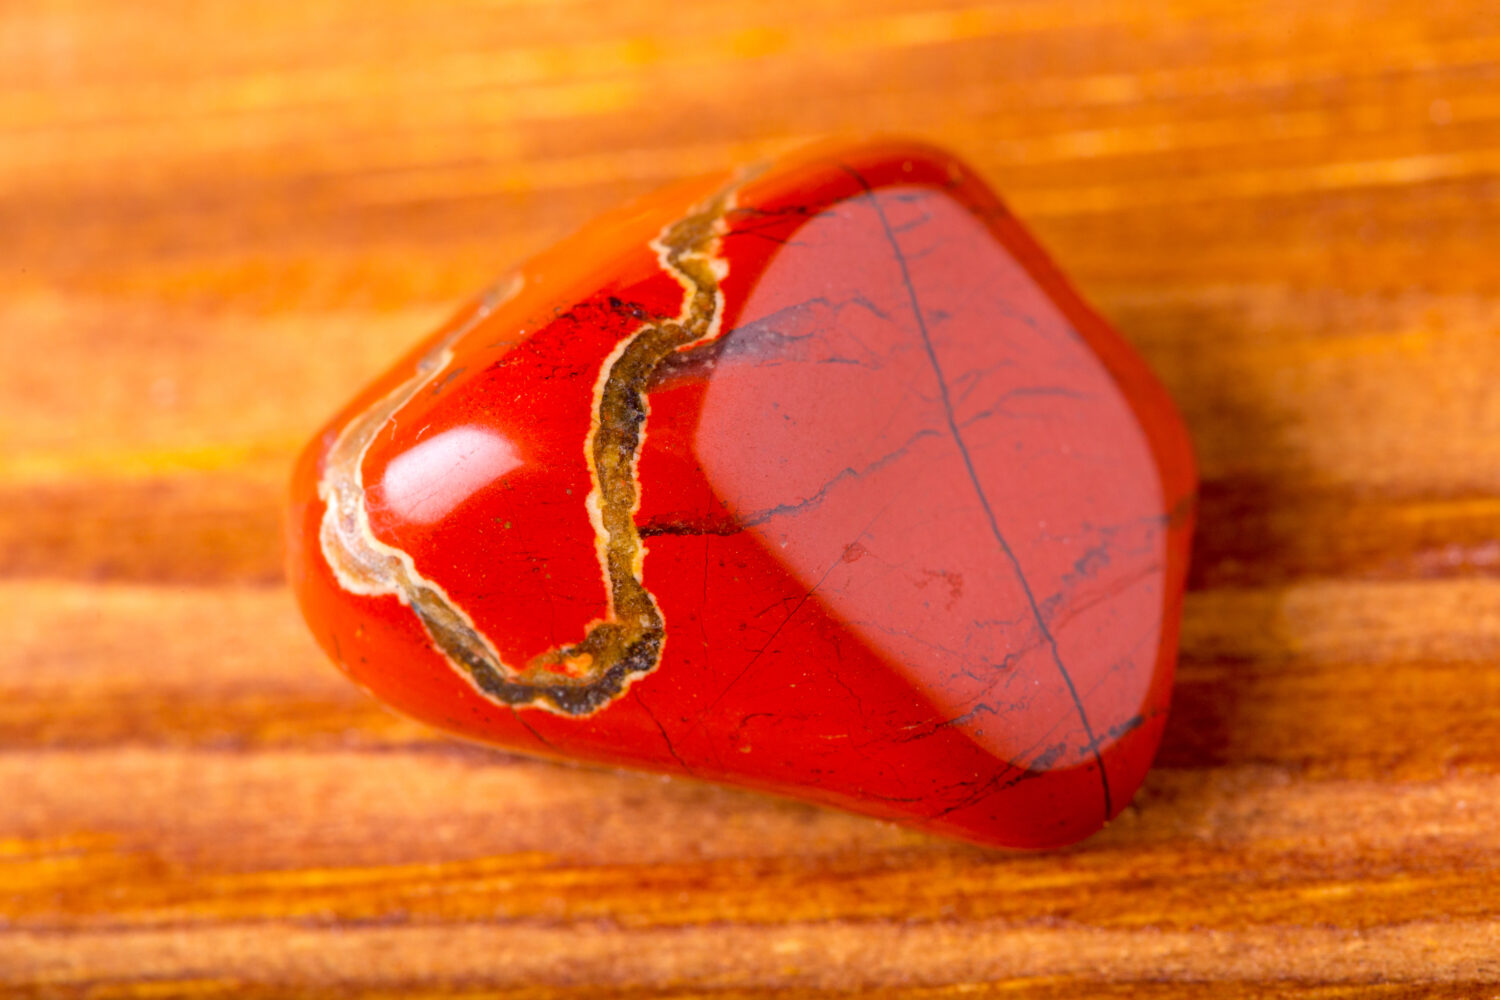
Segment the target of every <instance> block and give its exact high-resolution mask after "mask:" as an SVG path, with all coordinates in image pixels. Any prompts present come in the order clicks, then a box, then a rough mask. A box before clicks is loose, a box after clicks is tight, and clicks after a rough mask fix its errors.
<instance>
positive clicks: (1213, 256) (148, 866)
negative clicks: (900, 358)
mask: <svg viewBox="0 0 1500 1000" xmlns="http://www.w3.org/2000/svg"><path fill="white" fill-rule="evenodd" d="M867 130H882V131H892V132H901V133H907V134H913V135H918V136H922V137H927V138H931V139H935V140H937V141H939V142H941V143H944V144H946V145H948V146H950V147H952V148H954V149H955V150H956V151H958V152H959V153H960V154H962V155H964V156H965V157H967V158H968V159H970V160H971V161H972V162H973V163H974V164H975V165H976V166H977V167H979V169H980V170H981V171H982V172H983V173H984V174H985V175H986V176H988V177H989V178H990V179H991V180H992V181H993V182H994V183H995V184H996V185H997V187H998V188H999V189H1000V190H1001V191H1002V192H1004V194H1005V195H1006V196H1007V198H1008V199H1009V200H1010V202H1011V204H1012V206H1013V208H1014V209H1015V211H1016V212H1017V214H1018V215H1020V216H1021V217H1022V218H1024V219H1026V220H1027V221H1028V222H1029V223H1030V224H1031V225H1032V226H1033V227H1034V229H1035V230H1036V232H1037V233H1038V234H1039V236H1040V237H1041V238H1042V240H1043V242H1044V243H1045V244H1047V246H1048V247H1049V248H1051V250H1052V251H1053V253H1054V254H1055V256H1056V257H1057V258H1058V260H1059V262H1060V263H1061V265H1062V266H1063V268H1064V269H1065V270H1066V271H1068V272H1069V273H1070V274H1072V275H1073V276H1074V277H1075V279H1076V280H1077V282H1078V284H1079V286H1080V287H1081V288H1082V289H1083V291H1084V292H1085V293H1086V294H1087V295H1088V296H1089V297H1090V298H1091V299H1092V300H1093V301H1094V302H1095V303H1096V304H1097V305H1098V306H1099V308H1100V309H1101V311H1102V312H1103V313H1104V314H1106V315H1107V316H1108V317H1110V318H1111V319H1112V320H1113V321H1115V323H1116V324H1117V325H1118V326H1119V327H1120V329H1121V330H1122V331H1123V332H1124V333H1125V335H1126V336H1127V337H1128V338H1129V339H1130V340H1131V341H1132V342H1133V343H1135V344H1136V345H1137V346H1138V347H1139V348H1140V350H1141V351H1142V352H1143V353H1144V354H1145V355H1146V356H1147V357H1148V359H1149V360H1150V361H1151V362H1152V364H1153V365H1154V366H1155V368H1156V369H1157V371H1158V372H1159V373H1160V374H1161V376H1162V377H1163V379H1164V380H1165V381H1166V382H1167V384H1168V385H1169V387H1170V388H1171V389H1172V391H1173V393H1174V394H1175V396H1176V398H1177V399H1178V400H1179V401H1180V403H1181V406H1182V408H1183V410H1184V412H1185V414H1186V416H1187V419H1188V422H1189V424H1190V426H1191V428H1192V430H1193V433H1194V436H1195V440H1196V443H1197V446H1198V449H1199V453H1200V457H1201V462H1202V467H1203V472H1204V478H1205V488H1204V495H1203V503H1202V517H1201V524H1202V529H1201V536H1200V542H1199V546H1198V550H1197V558H1196V565H1195V568H1194V570H1193V590H1192V593H1191V594H1190V595H1189V599H1188V603H1187V618H1186V622H1185V635H1184V648H1183V654H1182V668H1181V675H1180V676H1181V679H1180V684H1179V688H1178V694H1177V697H1176V701H1175V704H1174V709H1173V715H1172V720H1171V723H1170V726H1169V729H1168V732H1167V738H1166V744H1165V746H1164V748H1163V750H1162V752H1161V755H1160V758H1159V760H1158V764H1157V767H1156V769H1155V771H1154V772H1153V773H1152V776H1151V777H1150V778H1149V779H1148V781H1147V785H1146V788H1145V790H1144V791H1143V792H1142V793H1141V795H1140V796H1139V797H1138V798H1137V800H1136V802H1135V803H1134V805H1133V806H1132V807H1131V808H1130V809H1129V810H1128V811H1127V812H1126V814H1125V815H1123V816H1122V817H1121V818H1120V819H1119V820H1117V821H1116V822H1115V823H1114V824H1113V825H1112V826H1111V827H1110V828H1108V829H1107V830H1106V831H1105V832H1104V833H1102V834H1100V835H1099V836H1097V837H1095V838H1093V839H1091V840H1090V841H1088V842H1086V843H1084V844H1083V845H1081V846H1079V847H1077V848H1075V849H1072V850H1068V851H1063V852H1059V853H1053V854H1041V855H1007V854H1000V853H993V852H987V851H983V850H979V849H977V848H971V847H966V846H963V845H960V844H954V843H948V842H944V841H939V840H936V839H932V838H927V837H923V836H920V835H917V834H914V833H909V832H905V831H902V830H899V829H896V828H894V827H889V826H885V825H882V824H879V823H875V822H871V821H867V820H862V819H857V818H854V817H849V816H844V815H839V814H835V813H831V812H826V811H821V810H818V809H814V808H811V807H804V806H799V805H793V804H788V803H784V802H779V801H772V800H768V799H764V798H761V797H757V796H753V795H749V794H742V793H737V792H731V791H727V790H722V789H717V788H713V787H708V786H701V785H695V784H691V783H687V782H675V781H674V782H668V781H663V780H660V779H655V778H651V777H643V776H639V775H630V774H616V773H610V772H603V771H591V770H584V769H570V768H566V767H561V766H556V765H550V764H543V763H537V762H531V761H526V760H522V759H517V758H512V757H507V756H504V755H501V754H497V753H491V752H487V751H483V750H479V749H474V748H468V747H464V746H459V745H455V744H453V743H450V742H447V741H445V740H443V739H441V738H439V737H437V736H436V735H434V734H433V733H431V732H428V731H427V730H425V729H423V728H422V727H420V726H417V725H415V724H412V723H409V722H405V721H402V720H399V719H396V718H394V717H392V716H390V715H388V714H386V713H385V712H384V711H383V710H382V709H381V708H379V707H377V706H376V705H374V704H373V703H371V702H369V701H368V700H367V699H366V698H365V697H364V696H363V695H362V694H361V692H359V691H358V690H356V689H354V688H353V687H352V686H350V685H349V684H347V683H346V682H345V681H344V680H342V679H341V678H340V677H339V676H338V675H337V674H336V673H335V672H334V670H333V669H332V668H331V667H330V666H329V665H328V664H327V663H326V662H324V660H323V658H322V656H321V655H320V654H319V652H318V651H317V650H316V648H315V647H314V645H313V643H312V641H311V639H310V638H309V636H308V635H307V633H306V631H305V629H304V627H303V626H302V624H301V622H300V620H299V618H298V616H297V613H296V611H295V609H294V607H293V605H292V602H291V600H290V598H289V596H288V593H287V591H286V589H285V587H284V586H283V584H282V583H281V580H280V569H279V564H280V555H279V539H278V517H279V503H280V497H281V494H282V490H283V488H284V482H285V479H286V476H287V474H288V469H289V465H290V461H291V457H292V454H293V452H294V450H295V449H296V448H297V447H298V446H299V445H300V443H301V441H302V439H303V438H304V437H305V436H306V435H308V434H310V433H311V431H312V430H313V429H314V428H315V427H316V426H317V425H318V424H319V423H320V422H321V421H322V420H323V419H324V418H325V417H326V416H327V415H328V414H329V413H330V412H331V411H332V410H333V408H334V407H335V406H336V405H337V404H339V403H340V402H341V401H342V400H343V399H344V398H345V397H346V396H348V395H349V394H350V393H351V392H352V391H353V390H354V389H355V388H356V387H357V386H359V385H360V384H361V383H363V382H364V381H365V380H366V379H368V378H369V377H371V376H372V375H373V374H374V373H375V372H376V371H377V370H379V369H380V368H382V367H384V365H385V364H387V363H388V362H389V361H390V360H391V359H393V358H394V357H395V356H396V355H397V354H398V353H399V352H401V351H403V350H404V349H406V348H407V347H408V346H409V345H410V344H412V343H413V342H414V341H415V340H417V339H418V338H419V337H421V336H422V335H423V334H424V333H425V332H427V331H428V330H429V329H430V328H431V327H433V326H434V325H435V324H436V323H437V322H438V321H440V320H441V319H442V318H444V316H445V315H446V314H447V313H448V311H450V310H452V309H454V308H456V306H457V305H458V304H459V302H460V301H461V300H462V299H463V298H465V297H466V296H468V295H469V294H471V293H473V292H474V291H476V290H478V289H479V288H481V287H482V286H483V285H484V284H485V283H486V282H487V281H488V280H489V279H491V278H492V277H494V276H495V275H496V274H498V273H499V272H500V271H502V270H503V269H504V268H505V267H506V266H507V265H509V264H510V263H512V262H514V261H516V260H518V259H520V258H522V257H524V256H526V255H527V254H529V253H532V252H534V251H537V250H539V249H541V248H542V247H544V246H545V245H547V244H548V243H550V242H551V241H553V240H554V239H556V238H558V237H560V236H561V235H563V234H565V233H566V232H567V231H569V230H571V229H573V228H575V227H577V226H579V225H581V224H582V223H583V222H585V221H586V220H587V219H588V218H589V217H590V216H591V215H593V214H594V213H596V212H598V211H600V210H603V209H605V208H607V207H609V206H610V205H612V204H614V203H615V202H617V201H619V200H621V199H622V198H624V197H626V196H629V195H633V194H637V193H640V192H642V191H645V190H647V189H649V188H651V187H653V186H656V185H658V184H660V183H662V182H666V181H670V180H672V179H674V178H678V177H681V176H684V175H688V174H691V173H694V172H697V171H701V170H705V169H709V168H716V167H720V166H724V165H726V164H729V163H731V162H735V161H741V160H746V159H750V158H754V157H758V156H762V155H767V154H773V153H776V152H779V151H781V150H784V149H787V148H789V147H791V146H793V145H796V144H797V143H799V142H801V141H803V140H804V139H808V138H812V137H815V136H820V135H825V134H830V133H847V132H851V131H867ZM0 628H3V632H4V637H5V641H4V644H3V652H0V994H3V995H4V996H7V997H90V998H117V997H162V996H178V995H184V996H195V997H199V996H209V997H212V996H233V997H252V998H254V997H271V996H287V995H320V994H321V995H329V996H332V995H338V996H367V997H382V998H383V997H477V996H504V997H509V996H543V997H550V996H565V995H566V996H602V997H631V998H633V997H644V996H655V995H674V996H675V995H704V994H708V995H712V996H716V997H721V998H726V1000H728V998H739V997H752V996H762V995H765V994H769V993H772V992H775V991H783V990H785V991H793V992H796V993H799V994H802V995H815V996H830V997H831V996H854V995H863V996H875V997H923V998H928V997H933V998H935V997H949V996H964V997H968V996H979V997H989V996H1007V997H1009V996H1041V997H1082V996H1104V997H1111V996H1122V997H1123V996H1130V997H1147V998H1156V997H1175V996H1182V995H1189V994H1200V995H1213V996H1224V997H1251V996H1256V997H1259V996H1266V997H1270V996H1286V995H1297V994H1300V995H1307V996H1316V997H1344V996H1381V997H1383V996H1407V995H1421V996H1454V997H1493V996H1497V995H1500V986H1496V985H1495V984H1497V983H1500V9H1497V8H1496V6H1495V5H1494V3H1492V2H1491V0H1466V2H1448V0H1383V2H1365V3H1361V2H1355V0H1323V2H1318V3H1309V2H1303V0H1278V2H1268V3H1248V2H1231V0H1175V2H1161V3H1155V2H1153V3H1136V2H1129V0H1076V2H1069V3H1061V2H1059V3H1052V2H1042V0H1021V2H1015V3H1005V4H977V3H976V4H964V3H932V4H919V3H915V2H912V0H859V2H858V3H845V2H831V0H795V2H793V0H755V2H750V0H734V2H723V3H708V4H665V3H662V4H642V3H624V2H619V0H614V2H611V0H559V2H541V0H495V2H489V3H479V2H466V3H448V4H428V3H425V2H418V0H392V2H379V3H375V2H355V0H295V2H290V0H288V2H250V0H230V2H217V3H204V2H201V0H162V2H152V3H133V4H132V3H119V2H116V3H109V2H105V0H74V2H63V0H26V2H21V0H12V2H6V3H0Z"/></svg>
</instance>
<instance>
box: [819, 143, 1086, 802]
mask: <svg viewBox="0 0 1500 1000" xmlns="http://www.w3.org/2000/svg"><path fill="white" fill-rule="evenodd" d="M840 166H842V167H843V169H844V170H845V172H847V173H848V174H849V175H850V176H851V177H853V178H854V180H855V183H857V184H859V186H860V187H861V188H863V189H864V192H865V196H866V197H867V198H868V199H869V202H870V206H871V207H872V208H873V209H874V210H875V215H876V217H877V218H879V220H880V228H881V229H882V230H883V231H884V232H885V238H886V240H887V241H888V242H889V243H890V245H891V252H892V253H894V254H895V256H896V265H897V266H898V267H900V268H901V281H902V283H903V284H904V285H905V286H906V294H907V297H908V299H909V300H910V302H911V311H912V315H913V316H914V317H915V318H916V321H917V329H918V331H919V332H920V333H921V335H922V349H923V350H924V351H926V353H927V361H928V363H929V364H930V365H931V366H932V372H933V374H934V375H935V376H936V377H937V382H938V392H939V394H940V395H941V397H942V403H943V416H944V417H945V418H946V419H947V421H948V429H949V431H950V432H951V433H952V435H953V442H954V444H956V445H957V446H958V453H959V455H960V456H961V457H962V458H963V461H964V468H965V469H966V470H967V471H968V474H969V482H970V483H971V484H972V485H973V487H974V493H975V495H976V496H977V497H978V498H979V504H980V506H981V507H983V508H984V516H985V519H986V520H987V521H988V522H989V526H990V534H991V535H993V536H994V538H995V542H996V543H997V544H998V545H999V546H1000V551H1001V552H1002V553H1003V554H1004V555H1005V559H1006V561H1007V562H1009V563H1010V566H1011V569H1012V570H1013V571H1014V572H1015V574H1016V580H1017V581H1018V582H1019V583H1020V584H1021V591H1022V593H1024V594H1025V595H1026V602H1027V604H1029V605H1030V607H1031V613H1032V615H1033V617H1035V619H1036V627H1037V628H1038V629H1039V630H1040V632H1041V635H1042V638H1043V640H1044V641H1045V642H1046V644H1047V648H1048V650H1049V651H1050V652H1051V654H1052V662H1053V664H1054V665H1056V667H1057V672H1058V673H1059V674H1061V675H1062V679H1063V683H1064V684H1066V685H1067V687H1068V694H1069V695H1070V696H1071V697H1072V699H1073V707H1074V708H1076V709H1077V710H1078V720H1079V721H1080V722H1082V723H1083V733H1084V735H1085V736H1086V737H1088V741H1089V746H1090V748H1092V750H1093V752H1094V763H1095V764H1097V765H1098V767H1099V787H1100V789H1101V790H1102V792H1103V793H1104V817H1105V819H1108V818H1109V816H1110V814H1111V813H1112V812H1113V811H1114V806H1113V798H1112V796H1111V795H1110V791H1109V774H1108V773H1107V772H1106V771H1105V769H1104V755H1103V754H1102V753H1100V752H1099V743H1098V741H1097V740H1096V739H1095V738H1094V727H1093V726H1092V725H1090V724H1089V717H1088V713H1087V712H1086V711H1084V708H1083V699H1082V698H1081V697H1079V695H1078V687H1077V686H1076V685H1075V684H1074V683H1073V677H1072V675H1071V674H1069V673H1068V668H1067V667H1066V666H1065V665H1064V664H1063V661H1062V655H1061V654H1060V653H1059V652H1058V649H1057V639H1056V637H1055V636H1053V634H1052V631H1051V629H1049V628H1048V627H1047V622H1046V621H1045V620H1044V619H1043V617H1042V609H1041V606H1040V605H1038V604H1037V600H1036V595H1035V594H1033V593H1032V591H1031V584H1030V583H1028V582H1027V579H1026V574H1025V573H1024V572H1023V571H1022V569H1021V561H1020V560H1019V559H1017V558H1016V554H1015V551H1014V550H1013V549H1011V547H1010V543H1009V542H1007V541H1006V540H1005V535H1004V534H1003V533H1002V532H1001V531H1000V522H999V520H998V519H997V518H996V517H995V511H994V509H993V508H992V507H991V506H990V500H989V497H987V496H986V495H985V492H984V487H983V486H982V485H980V482H979V473H978V472H977V471H976V470H975V468H974V460H973V458H972V457H971V456H970V455H969V448H968V445H966V444H965V443H964V438H963V431H962V430H961V429H960V428H959V426H958V419H957V417H956V416H955V414H954V412H953V399H952V397H951V396H950V395H949V393H948V380H947V378H946V377H945V376H944V374H943V365H942V362H941V361H939V360H938V356H937V350H936V349H935V348H934V347H933V345H932V335H931V333H929V332H928V330H927V320H926V318H925V317H924V316H923V315H922V306H921V303H920V301H918V299H917V289H916V286H915V285H914V284H912V280H911V271H910V270H909V269H908V268H907V266H906V255H905V254H904V253H902V251H901V244H900V241H899V240H897V238H896V233H895V232H894V231H893V230H892V229H891V223H890V220H889V219H887V218H886V215H885V209H884V208H882V207H881V204H880V199H879V198H877V197H876V196H875V191H874V189H873V188H871V187H870V182H869V181H867V180H865V178H864V175H862V174H861V173H860V172H859V171H857V170H855V169H853V168H852V167H849V166H848V165H846V164H840Z"/></svg>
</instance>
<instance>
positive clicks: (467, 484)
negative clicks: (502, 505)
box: [381, 427, 521, 524]
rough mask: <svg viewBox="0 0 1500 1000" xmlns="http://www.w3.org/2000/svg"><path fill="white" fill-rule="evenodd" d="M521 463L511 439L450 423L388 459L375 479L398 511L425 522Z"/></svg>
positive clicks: (409, 517)
mask: <svg viewBox="0 0 1500 1000" xmlns="http://www.w3.org/2000/svg"><path fill="white" fill-rule="evenodd" d="M520 464H521V456H520V455H519V454H517V453H516V447H515V445H513V444H511V443H510V442H509V441H507V440H506V439H505V438H503V437H501V436H500V435H498V434H496V433H494V432H493V431H487V430H484V429H482V428H479V427H455V428H453V429H452V430H446V431H443V432H442V433H441V434H438V435H436V436H434V437H430V438H428V439H427V440H426V441H422V442H420V443H418V444H416V445H414V446H413V447H412V448H410V449H409V450H407V451H405V452H402V453H401V454H400V455H397V456H396V457H395V458H393V459H391V464H390V465H388V466H386V469H385V476H384V478H382V480H381V491H382V492H383V493H384V494H385V502H386V503H387V504H388V505H389V506H390V508H391V510H392V511H394V512H395V513H396V514H397V515H399V516H400V517H402V518H404V519H406V520H408V521H414V522H416V523H418V524H431V523H433V522H434V521H437V520H440V519H441V518H442V517H444V516H445V515H446V514H447V513H448V512H449V511H451V510H453V508H455V507H457V506H458V505H459V504H461V503H463V502H464V501H465V500H467V499H469V497H471V496H473V495H474V494H475V493H477V492H479V490H481V489H483V488H484V487H485V486H488V485H489V484H490V483H493V482H494V481H495V480H497V479H499V478H500V477H501V476H503V475H505V474H506V473H507V472H509V471H510V470H512V469H514V468H516V467H517V466H519V465H520Z"/></svg>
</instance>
